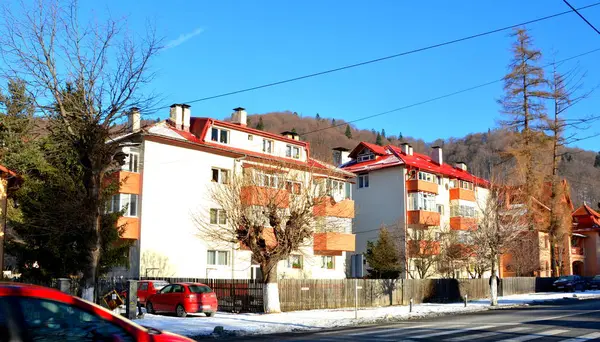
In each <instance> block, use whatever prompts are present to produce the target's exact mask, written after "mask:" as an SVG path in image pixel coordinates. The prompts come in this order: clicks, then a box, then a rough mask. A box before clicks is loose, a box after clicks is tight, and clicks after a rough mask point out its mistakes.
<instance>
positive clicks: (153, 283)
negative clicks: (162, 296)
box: [137, 280, 169, 306]
mask: <svg viewBox="0 0 600 342" xmlns="http://www.w3.org/2000/svg"><path fill="white" fill-rule="evenodd" d="M167 285H169V282H167V281H165V280H141V281H139V282H138V290H137V297H138V302H139V303H140V304H141V305H142V306H143V305H146V300H147V299H148V298H149V297H150V296H152V295H153V294H155V293H156V292H158V291H160V290H161V289H162V288H163V287H165V286H167Z"/></svg>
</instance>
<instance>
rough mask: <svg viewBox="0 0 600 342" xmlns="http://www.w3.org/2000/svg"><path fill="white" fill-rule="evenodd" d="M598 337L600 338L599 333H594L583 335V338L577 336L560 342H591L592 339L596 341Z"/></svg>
mask: <svg viewBox="0 0 600 342" xmlns="http://www.w3.org/2000/svg"><path fill="white" fill-rule="evenodd" d="M599 337H600V332H595V333H591V334H587V335H583V336H579V337H573V338H570V339H568V340H563V341H562V342H583V341H587V340H593V339H596V338H599Z"/></svg>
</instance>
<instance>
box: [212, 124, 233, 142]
mask: <svg viewBox="0 0 600 342" xmlns="http://www.w3.org/2000/svg"><path fill="white" fill-rule="evenodd" d="M210 139H211V140H212V141H216V142H220V143H223V144H228V143H229V131H227V130H224V129H220V128H214V127H213V129H212V131H211V135H210Z"/></svg>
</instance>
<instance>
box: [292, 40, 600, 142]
mask: <svg viewBox="0 0 600 342" xmlns="http://www.w3.org/2000/svg"><path fill="white" fill-rule="evenodd" d="M598 51H600V48H598V49H594V50H590V51H587V52H584V53H580V54H578V55H576V56H571V57H568V58H565V59H562V60H560V61H557V62H553V63H550V64H547V65H544V66H543V67H542V68H547V67H549V66H552V65H554V64H560V63H564V62H566V61H569V60H572V59H575V58H578V57H582V56H585V55H589V54H591V53H594V52H598ZM502 81H504V77H502V78H500V79H497V80H495V81H490V82H486V83H482V84H479V85H476V86H473V87H469V88H465V89H462V90H458V91H455V92H452V93H448V94H445V95H441V96H437V97H434V98H430V99H427V100H424V101H420V102H416V103H413V104H410V105H406V106H403V107H399V108H395V109H391V110H387V111H385V112H381V113H377V114H372V115H369V116H364V117H362V118H358V119H354V120H350V121H346V122H343V123H340V124H335V125H332V126H329V127H325V128H319V129H315V130H313V131H308V132H303V133H300V134H299V135H307V134H311V133H315V132H320V131H324V130H327V129H332V128H337V127H341V126H346V125H347V124H350V123H354V122H358V121H363V120H367V119H371V118H374V117H377V116H381V115H385V114H390V113H394V112H398V111H401V110H404V109H408V108H412V107H416V106H420V105H423V104H426V103H430V102H434V101H437V100H441V99H444V98H447V97H451V96H454V95H458V94H462V93H466V92H468V91H471V90H475V89H479V88H483V87H487V86H489V85H492V84H495V83H499V82H502Z"/></svg>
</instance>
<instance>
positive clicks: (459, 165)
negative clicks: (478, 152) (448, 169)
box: [454, 162, 467, 171]
mask: <svg viewBox="0 0 600 342" xmlns="http://www.w3.org/2000/svg"><path fill="white" fill-rule="evenodd" d="M454 167H455V168H457V169H459V170H463V171H467V164H465V163H464V162H458V163H456V164H454Z"/></svg>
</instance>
